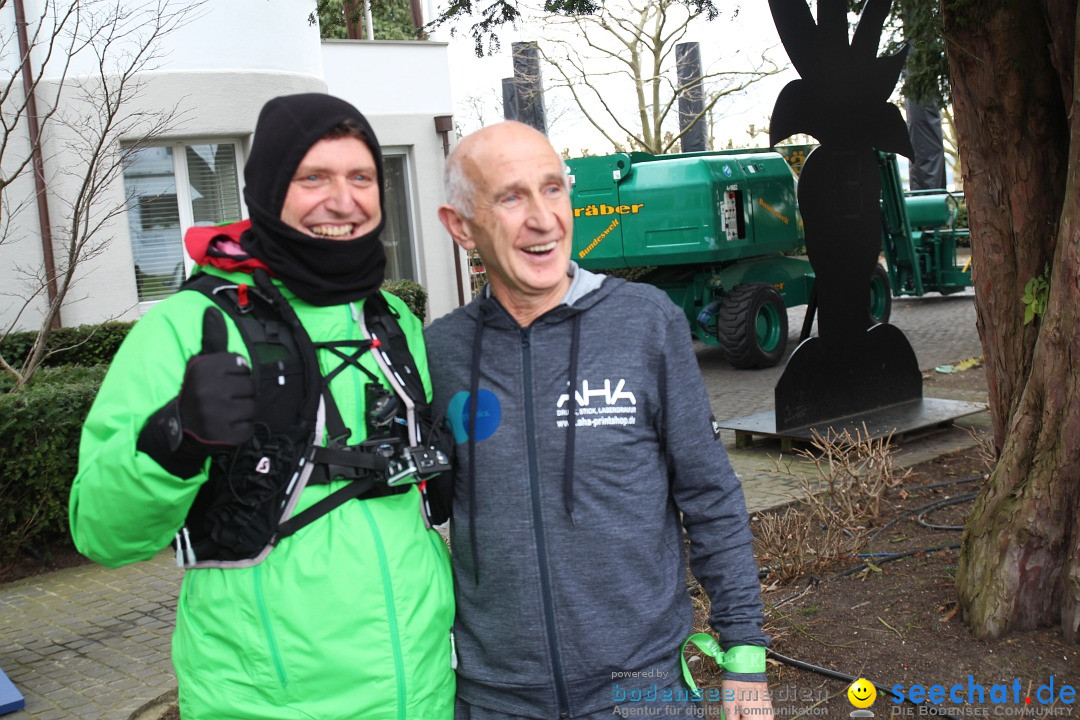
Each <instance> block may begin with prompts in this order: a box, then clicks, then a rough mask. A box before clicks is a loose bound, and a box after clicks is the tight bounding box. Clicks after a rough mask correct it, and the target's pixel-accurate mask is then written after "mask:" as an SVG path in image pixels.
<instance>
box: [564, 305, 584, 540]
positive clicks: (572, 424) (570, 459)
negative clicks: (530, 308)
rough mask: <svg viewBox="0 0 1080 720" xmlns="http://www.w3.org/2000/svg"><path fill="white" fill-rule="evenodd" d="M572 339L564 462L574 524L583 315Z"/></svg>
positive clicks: (568, 511) (575, 319)
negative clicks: (579, 362) (575, 447)
mask: <svg viewBox="0 0 1080 720" xmlns="http://www.w3.org/2000/svg"><path fill="white" fill-rule="evenodd" d="M572 323H573V330H572V333H573V334H572V335H571V338H570V392H569V393H568V395H569V397H570V415H569V422H568V424H567V433H566V457H565V459H564V460H563V503H564V505H565V506H566V514H567V515H569V516H570V522H571V524H573V525H577V523H576V522H574V441H575V439H576V432H577V416H576V413H577V384H578V382H577V373H578V346H579V345H580V344H581V313H574V317H573V320H572Z"/></svg>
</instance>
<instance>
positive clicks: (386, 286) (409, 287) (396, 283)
mask: <svg viewBox="0 0 1080 720" xmlns="http://www.w3.org/2000/svg"><path fill="white" fill-rule="evenodd" d="M382 289H383V290H385V291H386V292H388V293H390V294H391V295H397V296H398V297H399V298H401V299H402V300H404V301H405V304H406V305H408V306H409V309H410V310H412V311H413V315H415V316H416V317H418V318H420V320H421V322H422V321H423V320H424V318H425V317H426V316H427V290H425V289H424V286H423V285H421V284H420V283H415V282H413V281H412V280H387V281H386V282H384V283H383V284H382Z"/></svg>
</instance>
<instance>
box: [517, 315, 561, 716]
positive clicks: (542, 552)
mask: <svg viewBox="0 0 1080 720" xmlns="http://www.w3.org/2000/svg"><path fill="white" fill-rule="evenodd" d="M521 355H522V363H523V368H524V369H523V372H522V375H523V379H524V383H525V437H526V439H527V443H526V444H527V446H528V457H529V490H530V494H531V495H532V510H533V532H534V533H535V535H536V556H537V557H536V559H537V565H539V566H540V591H541V593H542V594H543V597H544V621H545V623H546V624H547V637H548V653H549V654H550V656H551V666H552V671H553V672H554V673H555V694H556V695H557V696H558V698H559V717H560V718H564V717H567V716H568V715H569V714H570V712H569V708H570V700H569V696H568V695H567V692H566V685H565V683H564V682H563V670H562V663H561V662H560V661H559V647H558V642H557V640H556V638H555V602H554V600H553V599H552V595H551V577H550V575H549V574H548V560H547V547H546V546H545V544H544V530H543V517H542V515H541V512H540V466H539V464H538V462H537V459H536V446H535V444H534V443H533V438H534V437H536V423H535V420H534V418H533V397H532V394H533V393H532V350H531V348H530V345H529V328H522V330H521Z"/></svg>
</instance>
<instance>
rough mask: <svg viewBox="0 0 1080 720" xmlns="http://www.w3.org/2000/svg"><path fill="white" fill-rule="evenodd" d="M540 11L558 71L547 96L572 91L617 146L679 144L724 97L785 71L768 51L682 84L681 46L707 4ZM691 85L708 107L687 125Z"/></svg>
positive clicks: (632, 1) (547, 53)
mask: <svg viewBox="0 0 1080 720" xmlns="http://www.w3.org/2000/svg"><path fill="white" fill-rule="evenodd" d="M522 7H524V6H522ZM535 12H537V13H538V17H539V22H540V23H542V24H543V25H544V26H545V27H546V28H548V31H547V32H545V37H546V39H545V40H544V41H543V42H541V43H540V51H541V55H542V58H543V60H544V62H545V65H546V66H547V67H548V68H550V69H552V70H554V73H552V74H553V76H554V77H553V79H551V80H549V82H548V83H547V92H548V96H549V97H552V96H555V95H558V94H568V95H569V96H570V98H571V99H572V101H573V103H574V104H575V105H577V108H578V110H579V111H580V112H581V114H582V115H583V116H584V118H585V120H586V121H587V122H588V123H589V124H590V125H591V126H592V127H593V128H595V129H596V130H597V131H598V132H599V133H600V134H601V135H602V136H603V137H604V138H605V139H606V140H607V141H608V142H610V143H611V144H612V146H613V147H621V146H622V143H623V142H624V141H626V142H629V144H630V147H631V149H636V150H643V151H645V152H651V153H654V154H659V153H664V152H672V151H676V150H678V148H679V145H680V142H681V140H682V138H683V137H684V135H685V134H686V133H687V132H689V131H690V129H691V128H692V127H693V125H694V124H696V123H698V122H708V117H709V115H710V113H712V111H713V110H714V108H715V107H716V106H717V104H718V103H720V102H721V101H722V100H724V99H725V98H730V97H732V96H734V95H736V94H738V93H741V92H742V91H744V90H746V89H747V88H748V87H750V86H751V85H753V84H754V83H755V82H758V81H759V80H761V79H763V78H765V77H767V76H769V75H773V74H775V73H778V72H780V68H779V67H778V66H777V65H776V63H774V62H773V61H772V60H770V59H769V58H768V57H767V56H766V55H762V56H761V58H760V59H759V60H757V61H750V62H746V61H742V62H741V65H742V67H732V66H728V67H726V68H725V69H722V70H715V69H710V70H708V71H707V72H705V73H703V75H702V77H701V78H700V79H699V80H696V81H691V82H688V83H686V84H685V85H680V84H679V82H678V80H677V78H676V73H675V68H674V65H675V62H674V52H675V48H676V45H678V44H679V43H681V42H683V41H684V40H685V39H686V38H687V37H688V34H689V33H690V31H691V28H692V26H693V24H694V23H695V22H698V21H701V20H703V19H704V18H705V17H709V13H708V12H707V11H706V8H705V7H704V6H698V5H694V4H689V5H688V4H687V3H684V2H679V1H678V0H618V2H609V3H605V4H603V5H601V6H598V7H597V9H596V11H595V13H594V14H591V15H582V16H574V17H567V16H564V15H559V14H547V15H545V14H543V13H542V12H540V11H539V10H536V11H535ZM691 91H696V92H699V93H701V95H702V97H703V100H704V102H703V109H702V111H701V112H698V113H696V114H695V115H694V116H693V117H692V118H689V124H688V125H687V127H686V128H685V129H682V128H680V127H679V123H678V113H677V112H676V110H677V107H678V100H679V98H680V97H681V96H684V95H685V94H686V93H688V92H691ZM626 98H632V102H627V101H626Z"/></svg>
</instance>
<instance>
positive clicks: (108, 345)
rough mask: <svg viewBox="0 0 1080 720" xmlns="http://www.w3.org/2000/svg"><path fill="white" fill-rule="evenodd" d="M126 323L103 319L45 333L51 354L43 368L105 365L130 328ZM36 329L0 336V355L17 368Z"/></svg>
mask: <svg viewBox="0 0 1080 720" xmlns="http://www.w3.org/2000/svg"><path fill="white" fill-rule="evenodd" d="M131 326H132V323H130V322H118V321H114V322H107V323H102V324H101V325H79V326H78V327H66V328H58V329H56V330H53V331H52V334H50V335H49V343H48V349H49V350H50V351H53V354H52V355H49V356H47V357H46V358H45V361H44V362H43V363H42V366H44V367H57V366H60V365H84V366H87V367H92V366H94V365H108V364H109V363H110V362H112V359H113V355H115V354H116V349H117V348H119V347H120V343H122V342H123V341H124V338H125V337H127V334H128V331H129V330H131ZM35 338H37V332H36V331H34V332H29V331H28V332H15V333H10V334H9V335H7V336H6V337H4V338H0V354H2V355H3V356H4V359H5V360H7V361H8V362H9V363H11V364H12V365H13V366H14V367H16V368H18V367H19V366H21V365H22V363H23V360H25V359H26V356H27V355H28V354H29V353H30V348H31V347H32V346H33V344H34V339H35Z"/></svg>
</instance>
